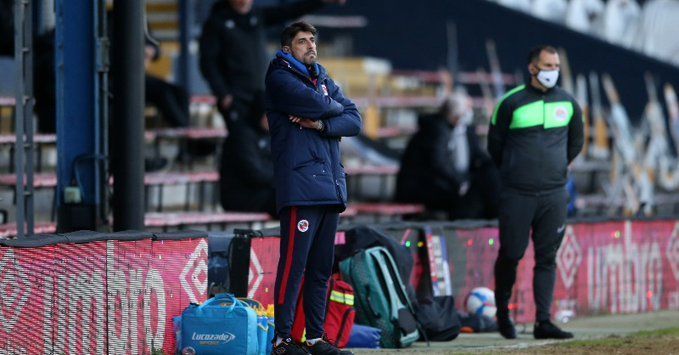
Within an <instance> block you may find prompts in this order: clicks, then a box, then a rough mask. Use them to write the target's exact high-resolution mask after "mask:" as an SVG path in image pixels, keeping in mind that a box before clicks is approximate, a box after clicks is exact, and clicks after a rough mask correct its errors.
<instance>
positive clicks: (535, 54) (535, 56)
mask: <svg viewBox="0 0 679 355" xmlns="http://www.w3.org/2000/svg"><path fill="white" fill-rule="evenodd" d="M543 51H545V52H547V53H552V54H556V53H557V52H556V48H554V47H552V46H548V45H544V44H543V45H539V46H536V47H533V49H531V50H530V52H528V63H526V64H530V63H535V62H537V61H538V60H539V59H540V53H542V52H543Z"/></svg>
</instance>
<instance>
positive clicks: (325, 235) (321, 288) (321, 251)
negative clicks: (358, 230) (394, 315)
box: [274, 206, 339, 339]
mask: <svg viewBox="0 0 679 355" xmlns="http://www.w3.org/2000/svg"><path fill="white" fill-rule="evenodd" d="M280 221H281V246H280V258H279V259H278V272H277V274H276V284H275V286H274V303H275V305H274V312H275V317H274V322H275V326H276V334H277V335H278V336H280V337H281V338H287V337H289V336H290V332H291V330H292V323H293V321H294V317H295V307H296V306H297V299H298V298H299V288H300V285H301V282H302V275H304V313H305V315H306V337H307V339H315V338H320V337H321V336H322V335H323V333H324V330H323V323H324V322H325V299H326V295H327V290H328V279H329V278H330V275H331V274H332V263H333V258H334V255H335V232H336V231H337V224H338V222H339V213H337V208H336V207H335V206H308V207H288V208H284V209H283V210H282V211H281V215H280Z"/></svg>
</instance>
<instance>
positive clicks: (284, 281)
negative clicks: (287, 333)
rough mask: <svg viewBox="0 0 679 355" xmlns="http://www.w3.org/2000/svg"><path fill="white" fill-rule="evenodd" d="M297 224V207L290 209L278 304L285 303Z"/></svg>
mask: <svg viewBox="0 0 679 355" xmlns="http://www.w3.org/2000/svg"><path fill="white" fill-rule="evenodd" d="M296 224H297V207H291V208H290V233H288V252H287V256H286V257H285V269H284V270H285V271H283V279H282V280H281V289H280V290H279V291H278V304H283V303H285V289H286V288H287V287H286V286H287V285H288V278H290V268H291V267H292V252H293V251H294V250H295V226H296Z"/></svg>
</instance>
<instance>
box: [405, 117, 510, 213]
mask: <svg viewBox="0 0 679 355" xmlns="http://www.w3.org/2000/svg"><path fill="white" fill-rule="evenodd" d="M454 129H455V126H454V125H452V124H451V123H449V121H448V120H447V119H446V117H445V116H444V114H443V113H437V114H432V115H425V116H421V117H420V119H419V130H418V131H417V133H415V135H413V137H412V138H411V139H410V141H409V142H408V145H407V147H406V150H405V152H404V154H403V157H402V158H401V168H400V170H399V173H398V176H397V182H396V200H397V201H400V202H408V203H422V204H424V205H425V206H426V207H427V208H428V209H430V210H443V211H446V212H448V213H449V217H450V218H451V219H460V218H492V217H493V216H496V215H497V202H495V201H494V200H495V199H496V198H497V196H498V195H497V194H495V197H493V194H494V193H499V180H498V174H497V170H496V169H495V167H494V166H493V164H492V162H491V160H490V157H489V156H488V154H487V153H486V152H485V151H483V149H482V148H481V146H480V144H479V141H478V138H477V136H476V128H475V127H474V126H472V125H470V126H468V127H467V130H466V131H467V134H466V135H467V143H468V151H469V169H468V171H467V172H459V171H457V169H456V168H455V164H454V158H453V156H452V153H451V151H450V150H449V148H448V145H449V142H450V140H451V136H452V135H453V131H454ZM463 185H466V186H463Z"/></svg>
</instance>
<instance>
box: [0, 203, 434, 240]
mask: <svg viewBox="0 0 679 355" xmlns="http://www.w3.org/2000/svg"><path fill="white" fill-rule="evenodd" d="M423 212H424V206H421V205H409V204H383V203H374V204H373V203H357V204H352V205H349V207H348V208H347V209H346V211H344V212H343V213H342V214H341V215H340V217H341V218H342V220H343V221H351V220H352V219H354V218H356V217H358V216H361V217H363V218H365V217H372V218H374V219H378V218H390V219H391V218H400V217H402V216H410V215H418V214H421V213H423ZM267 222H271V223H272V224H275V220H274V219H273V218H272V217H271V216H270V215H269V214H267V213H254V212H232V211H226V212H213V213H206V212H172V213H157V212H150V213H147V214H146V215H145V216H144V225H145V227H146V228H148V229H162V230H163V231H167V230H168V229H171V228H172V229H183V228H186V227H196V226H205V227H206V228H207V229H208V230H211V229H212V228H213V227H215V226H219V227H221V229H225V228H227V227H229V226H233V225H246V226H247V227H248V228H254V227H256V225H257V224H260V225H262V224H263V223H267ZM56 229H57V225H56V223H55V222H42V221H41V222H37V223H36V224H35V233H36V234H45V233H54V232H56ZM16 234H17V225H16V223H15V222H10V223H5V224H0V239H4V238H11V237H13V236H15V235H16Z"/></svg>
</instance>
